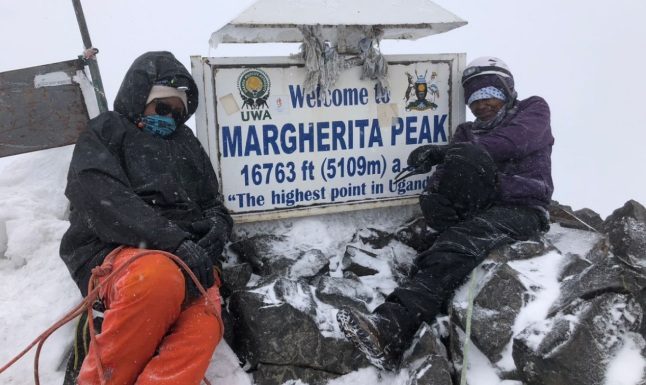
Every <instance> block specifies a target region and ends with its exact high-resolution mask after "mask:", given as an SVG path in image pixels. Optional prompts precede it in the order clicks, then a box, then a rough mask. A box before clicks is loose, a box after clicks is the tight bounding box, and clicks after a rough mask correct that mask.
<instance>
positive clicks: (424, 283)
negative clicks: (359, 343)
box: [374, 148, 547, 345]
mask: <svg viewBox="0 0 646 385" xmlns="http://www.w3.org/2000/svg"><path fill="white" fill-rule="evenodd" d="M470 153H473V148H471V149H468V151H467V152H463V153H461V154H460V155H461V159H462V160H461V161H464V162H467V163H469V164H471V166H472V163H470V162H471V161H472V160H474V159H476V160H478V161H481V160H482V159H479V158H478V157H479V156H481V155H482V154H480V155H477V156H476V157H473V156H470ZM476 153H477V151H476ZM465 155H466V156H465ZM449 160H450V159H447V161H449ZM447 161H445V164H446V163H447ZM479 163H480V162H479ZM469 164H462V165H460V164H457V166H458V167H461V168H460V169H458V170H461V171H460V172H454V171H453V170H449V172H448V173H445V175H444V176H450V178H457V179H462V178H466V179H471V180H475V179H478V178H480V177H484V178H486V179H489V178H490V175H491V172H495V169H493V170H491V169H489V170H486V172H484V173H482V172H481V171H482V170H480V171H478V172H477V173H476V174H472V173H469V171H468V170H469V169H473V170H476V168H474V167H471V166H469ZM480 165H482V163H480ZM487 167H494V166H492V165H491V164H490V165H488V166H487ZM474 172H475V171H474ZM443 178H444V177H443ZM461 182H463V181H461ZM442 184H444V185H447V186H452V187H453V188H455V186H464V187H463V189H465V190H469V191H463V192H462V193H461V194H460V192H457V193H458V195H452V196H448V197H447V198H449V199H450V200H451V201H453V202H455V201H456V200H457V201H458V202H460V204H459V205H458V206H459V207H456V209H457V211H459V214H460V218H464V219H461V220H459V221H457V222H456V223H455V224H452V225H450V226H449V227H447V228H446V229H444V230H443V231H442V232H441V233H440V235H439V236H438V238H437V239H436V240H435V242H434V244H433V246H432V247H431V248H430V249H428V250H426V251H424V252H422V253H420V254H419V255H418V257H417V259H416V261H415V264H416V272H415V273H414V274H413V275H412V276H411V277H410V278H409V280H408V281H407V282H406V283H405V284H404V285H402V286H400V287H398V288H396V289H395V290H394V291H393V292H392V293H391V294H390V295H389V296H388V297H387V298H386V302H384V303H383V304H382V305H380V306H379V307H377V308H376V309H375V311H374V312H375V313H377V314H379V315H382V316H384V317H386V318H388V319H390V320H392V321H395V322H392V323H391V324H394V325H397V329H398V330H392V331H386V332H387V334H390V335H391V336H392V337H393V338H395V339H397V340H399V341H393V342H401V344H403V345H407V344H408V342H410V339H411V338H412V336H413V334H414V333H415V332H416V331H417V329H418V328H419V325H420V324H421V322H422V321H425V322H428V323H431V322H432V321H433V320H434V319H435V317H436V315H437V314H438V313H440V312H441V311H442V309H443V305H444V303H445V301H446V300H447V299H448V297H450V296H451V295H452V294H453V292H454V290H455V289H456V288H457V287H459V286H460V285H461V284H462V283H463V282H464V280H465V278H466V277H467V276H468V275H469V273H470V272H471V271H472V270H473V269H474V268H475V267H476V266H478V265H479V264H480V263H481V262H482V261H483V260H484V259H485V258H486V257H487V255H488V254H489V252H490V251H491V250H493V249H495V248H497V247H499V246H501V245H504V244H508V243H512V242H514V241H516V240H523V239H527V238H530V237H532V236H534V235H536V234H537V233H539V232H540V231H541V230H542V229H545V227H546V225H547V222H546V218H545V217H544V215H543V213H542V212H541V211H539V210H538V209H536V208H531V207H526V206H509V205H500V204H492V203H491V202H490V203H489V204H488V205H487V204H484V203H483V201H482V199H471V201H473V202H477V205H478V207H477V208H474V207H465V202H467V201H468V200H465V199H463V198H464V196H465V195H471V197H473V196H474V194H478V193H481V194H484V196H495V194H492V192H491V191H479V192H476V191H474V190H473V189H472V188H471V187H470V186H479V187H478V188H481V187H482V183H455V184H451V183H450V181H446V180H442V181H441V183H440V185H442ZM485 184H488V183H485ZM453 193H456V192H455V191H454V192H453ZM456 198H457V199H456ZM482 206H487V207H485V208H481V207H482ZM425 214H426V213H425ZM427 217H428V216H427Z"/></svg>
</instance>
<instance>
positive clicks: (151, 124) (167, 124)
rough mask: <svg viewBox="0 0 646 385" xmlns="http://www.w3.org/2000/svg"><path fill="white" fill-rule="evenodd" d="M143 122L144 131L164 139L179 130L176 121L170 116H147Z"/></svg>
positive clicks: (142, 119)
mask: <svg viewBox="0 0 646 385" xmlns="http://www.w3.org/2000/svg"><path fill="white" fill-rule="evenodd" d="M141 121H142V122H143V123H144V128H143V129H144V131H146V132H149V133H151V134H153V135H155V136H160V137H162V138H165V137H167V136H169V135H170V134H172V133H173V132H175V129H176V128H177V124H176V123H175V119H173V118H172V117H170V116H161V115H147V116H144V117H142V118H141Z"/></svg>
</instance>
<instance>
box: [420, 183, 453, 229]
mask: <svg viewBox="0 0 646 385" xmlns="http://www.w3.org/2000/svg"><path fill="white" fill-rule="evenodd" d="M419 204H420V207H421V209H422V213H423V214H424V218H426V222H427V223H428V225H429V226H431V227H432V228H433V229H435V230H437V231H444V230H446V229H447V228H448V227H450V226H453V225H455V224H456V223H458V222H459V221H460V217H459V216H458V213H457V211H455V208H454V207H453V204H452V203H451V201H450V200H449V199H448V198H446V197H445V196H444V195H442V194H438V193H432V192H428V191H425V192H423V193H422V195H420V196H419Z"/></svg>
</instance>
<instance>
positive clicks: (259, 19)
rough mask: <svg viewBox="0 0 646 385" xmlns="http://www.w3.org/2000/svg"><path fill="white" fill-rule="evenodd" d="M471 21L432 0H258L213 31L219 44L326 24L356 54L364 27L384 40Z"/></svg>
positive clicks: (291, 35) (289, 35)
mask: <svg viewBox="0 0 646 385" xmlns="http://www.w3.org/2000/svg"><path fill="white" fill-rule="evenodd" d="M466 23H467V22H466V21H464V20H462V19H461V18H459V17H458V16H456V15H454V14H452V13H451V12H449V11H447V10H446V9H444V8H442V7H440V6H439V5H437V4H435V3H433V2H432V1H429V0H417V1H414V2H411V1H409V0H380V1H375V0H325V1H321V0H258V1H256V2H255V3H254V4H253V5H252V6H251V7H249V8H248V9H246V10H245V11H243V12H242V13H241V14H240V15H239V16H238V17H236V18H235V19H233V20H232V21H231V22H229V23H228V24H227V25H225V26H224V27H222V28H221V29H219V30H218V31H216V32H214V33H213V34H212V35H211V40H210V42H211V45H212V46H213V47H216V46H217V45H218V44H220V43H268V42H284V43H288V42H292V43H294V42H296V43H300V42H302V41H303V36H302V34H301V31H300V29H299V26H314V25H316V26H321V27H322V30H323V36H324V37H325V38H326V39H327V40H329V41H331V42H332V43H333V45H334V46H335V47H337V49H338V51H339V52H348V51H349V52H352V51H353V50H354V49H355V48H356V47H358V44H357V41H358V40H360V39H361V38H362V37H364V36H365V28H372V27H373V26H378V28H379V29H380V30H382V31H383V39H409V40H410V39H418V38H420V37H424V36H429V35H433V34H437V33H442V32H446V31H449V30H451V29H454V28H457V27H460V26H463V25H465V24H466Z"/></svg>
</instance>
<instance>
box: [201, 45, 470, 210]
mask: <svg viewBox="0 0 646 385" xmlns="http://www.w3.org/2000/svg"><path fill="white" fill-rule="evenodd" d="M387 60H388V63H389V68H388V79H389V83H390V84H389V85H390V87H389V92H388V93H387V94H379V93H378V92H376V88H375V81H372V80H361V67H360V66H356V67H353V68H350V69H347V70H345V71H344V72H342V74H341V76H340V77H339V79H338V81H337V82H336V84H335V85H334V86H333V87H331V88H330V89H329V90H328V91H327V92H321V91H320V90H315V91H312V92H309V93H308V92H306V90H305V89H304V88H303V85H302V84H303V81H304V79H305V76H306V70H305V68H304V66H303V64H302V63H301V62H299V61H296V60H292V59H289V58H235V59H214V58H211V59H202V60H200V58H193V72H194V75H195V77H196V81H197V82H198V85H200V86H201V90H200V91H201V97H202V99H201V100H200V108H199V109H198V112H197V132H198V138H200V141H201V142H202V144H203V145H204V146H205V147H206V148H207V149H208V152H209V156H210V157H211V160H212V162H213V165H214V167H215V169H216V171H217V173H218V177H219V180H220V183H221V188H222V194H223V196H224V201H225V205H226V206H227V208H228V209H229V210H231V213H232V214H234V215H237V216H238V219H239V220H240V219H243V220H256V219H269V218H272V217H273V218H276V217H286V216H292V215H305V214H309V213H312V212H313V211H314V212H321V211H323V212H330V211H346V210H349V209H358V208H366V207H368V206H371V207H374V206H380V205H393V204H402V203H411V201H413V202H416V199H410V198H416V196H417V195H418V194H419V193H420V192H421V191H422V190H423V189H424V187H425V186H426V184H427V183H428V175H418V176H414V177H411V178H409V179H406V180H405V181H403V182H400V183H395V182H394V180H395V177H396V176H397V175H398V174H399V173H400V172H401V171H402V170H403V169H404V168H405V167H406V158H407V157H408V154H409V153H410V152H411V151H412V150H413V149H414V148H416V147H417V146H419V145H423V144H428V143H433V144H445V143H447V142H448V141H449V140H450V137H451V134H452V132H453V130H454V129H455V127H456V126H457V124H458V123H460V122H462V121H463V120H464V102H463V100H462V89H461V86H460V84H459V74H460V73H461V71H462V69H463V67H464V54H450V55H424V56H389V57H387ZM406 198H409V199H406Z"/></svg>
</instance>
